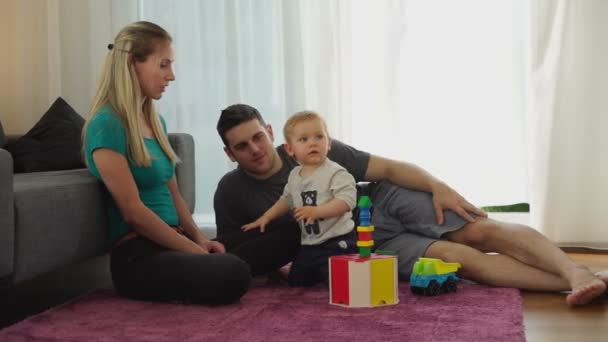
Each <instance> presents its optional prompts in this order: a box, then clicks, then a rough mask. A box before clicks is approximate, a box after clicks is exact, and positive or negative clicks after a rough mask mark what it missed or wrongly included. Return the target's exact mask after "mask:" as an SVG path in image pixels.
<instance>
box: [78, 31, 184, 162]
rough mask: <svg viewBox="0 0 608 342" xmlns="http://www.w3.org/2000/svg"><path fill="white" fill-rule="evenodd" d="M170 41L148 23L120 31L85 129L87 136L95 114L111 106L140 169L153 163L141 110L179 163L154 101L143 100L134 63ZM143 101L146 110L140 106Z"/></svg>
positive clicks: (168, 37) (174, 159) (159, 140)
mask: <svg viewBox="0 0 608 342" xmlns="http://www.w3.org/2000/svg"><path fill="white" fill-rule="evenodd" d="M171 40H172V39H171V36H170V35H169V33H167V31H165V30H164V29H163V28H162V27H160V26H158V25H156V24H154V23H151V22H147V21H138V22H135V23H131V24H129V25H127V26H126V27H124V28H123V29H122V30H120V32H118V34H117V35H116V38H114V43H113V44H112V45H110V46H108V48H109V49H110V51H108V54H107V56H106V59H105V62H104V65H103V69H102V71H101V76H100V79H99V82H98V85H97V91H96V93H95V97H94V98H93V103H92V104H91V108H90V110H89V115H88V119H87V122H86V123H85V127H84V129H83V135H84V134H86V128H87V126H88V124H89V122H90V121H91V120H92V119H93V117H94V116H95V113H97V112H98V111H99V109H100V108H101V107H103V106H105V105H107V104H109V105H110V106H112V109H113V110H114V111H115V112H116V114H117V115H118V116H119V117H120V120H121V121H122V122H123V124H124V126H125V130H126V133H127V146H128V151H129V157H130V158H131V159H132V160H133V162H134V163H135V165H137V166H150V165H151V164H152V160H151V157H150V153H149V152H148V149H147V148H146V146H145V143H144V137H143V133H142V132H141V129H140V120H141V119H142V118H141V116H140V115H139V113H140V111H143V114H144V116H145V119H146V120H148V122H149V124H150V126H151V128H152V132H153V133H154V136H155V137H156V139H157V141H158V143H159V145H160V147H161V148H162V150H163V151H164V152H165V154H166V155H167V157H168V158H169V159H170V160H171V161H172V162H173V163H174V164H175V163H177V162H178V160H179V159H178V157H177V155H176V154H175V151H173V149H172V148H171V145H170V144H169V139H168V138H167V136H166V135H165V132H164V129H163V126H162V123H161V121H160V117H159V115H158V113H157V112H156V109H155V108H154V103H153V102H152V99H150V98H146V99H144V98H143V95H142V93H141V88H140V84H139V81H138V79H137V75H136V73H135V66H134V63H135V62H144V61H146V59H147V58H148V57H149V56H150V55H152V54H153V53H154V52H155V51H156V49H157V48H158V46H159V45H160V44H161V43H162V42H171ZM142 100H143V108H141V107H140V104H141V103H142Z"/></svg>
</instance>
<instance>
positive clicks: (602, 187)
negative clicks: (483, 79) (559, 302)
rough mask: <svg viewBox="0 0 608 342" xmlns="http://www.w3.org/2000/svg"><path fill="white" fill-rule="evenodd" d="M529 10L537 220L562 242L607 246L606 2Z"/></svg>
mask: <svg viewBox="0 0 608 342" xmlns="http://www.w3.org/2000/svg"><path fill="white" fill-rule="evenodd" d="M530 10H531V11H530V23H531V25H530V33H531V34H530V37H531V38H532V39H531V40H530V46H531V49H530V51H531V54H530V59H529V60H530V73H529V75H530V84H531V85H532V87H531V92H530V95H531V100H530V101H529V104H530V108H529V109H530V110H529V115H530V117H529V119H530V120H529V123H530V126H529V133H530V136H531V137H532V144H530V147H531V150H530V151H531V153H530V161H531V162H530V164H531V166H532V167H531V186H530V188H531V189H532V191H531V194H532V196H531V219H532V223H533V224H534V225H535V226H538V227H541V228H542V231H543V232H544V233H545V234H546V235H547V236H548V237H549V238H551V239H553V240H554V241H557V242H559V243H560V244H562V245H571V246H586V247H595V248H608V219H607V218H606V200H605V198H606V194H608V134H606V132H607V131H608V115H607V114H608V98H607V96H606V90H607V89H608V68H607V67H606V61H608V41H607V40H606V39H605V33H606V32H608V22H607V21H606V18H607V17H608V2H606V1H602V0H588V1H569V0H551V1H549V0H543V1H535V2H532V4H531V7H530Z"/></svg>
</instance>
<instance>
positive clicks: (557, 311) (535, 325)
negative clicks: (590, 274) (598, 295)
mask: <svg viewBox="0 0 608 342" xmlns="http://www.w3.org/2000/svg"><path fill="white" fill-rule="evenodd" d="M569 255H570V256H571V257H572V258H573V259H574V260H576V261H577V262H579V263H580V264H583V265H586V266H588V267H589V268H590V269H591V270H593V271H599V270H603V269H608V254H582V253H569ZM522 295H523V300H524V324H525V329H526V339H527V341H528V342H539V341H551V342H562V341H564V342H565V341H577V342H595V341H598V342H599V341H602V342H605V341H608V298H605V299H602V300H599V301H597V303H593V304H591V305H589V306H585V307H569V306H568V305H567V304H566V303H565V301H564V300H565V295H564V294H549V293H532V292H523V293H522Z"/></svg>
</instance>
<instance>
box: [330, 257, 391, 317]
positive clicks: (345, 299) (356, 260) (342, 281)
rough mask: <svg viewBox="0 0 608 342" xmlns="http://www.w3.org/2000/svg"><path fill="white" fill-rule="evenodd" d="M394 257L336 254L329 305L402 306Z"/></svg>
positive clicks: (332, 258)
mask: <svg viewBox="0 0 608 342" xmlns="http://www.w3.org/2000/svg"><path fill="white" fill-rule="evenodd" d="M397 281H398V278H397V257H396V256H395V255H379V254H371V255H370V256H369V257H361V256H360V255H359V254H346V255H337V256H332V257H330V258H329V303H330V304H335V305H340V306H344V307H375V306H384V305H393V304H397V303H399V291H398V287H397Z"/></svg>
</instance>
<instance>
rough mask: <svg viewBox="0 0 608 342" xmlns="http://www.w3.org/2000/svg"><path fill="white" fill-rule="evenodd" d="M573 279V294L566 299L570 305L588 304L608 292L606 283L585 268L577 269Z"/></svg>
mask: <svg viewBox="0 0 608 342" xmlns="http://www.w3.org/2000/svg"><path fill="white" fill-rule="evenodd" d="M573 279H574V280H573V281H572V292H571V293H570V294H569V295H568V296H567V297H566V303H568V304H570V305H585V304H588V303H589V302H591V301H592V300H593V299H595V298H597V297H599V296H601V295H602V294H603V293H604V292H606V286H607V285H606V282H605V281H604V280H603V279H600V278H599V277H597V276H595V275H593V273H591V272H590V271H589V270H588V269H587V268H585V267H579V268H577V269H576V271H575V274H574V277H573Z"/></svg>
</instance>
